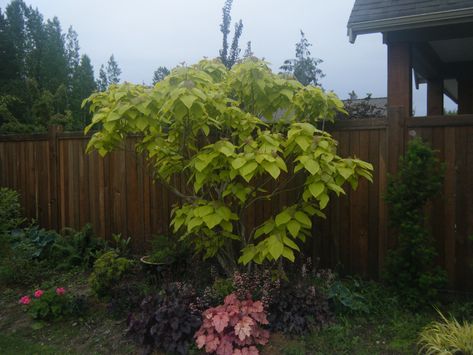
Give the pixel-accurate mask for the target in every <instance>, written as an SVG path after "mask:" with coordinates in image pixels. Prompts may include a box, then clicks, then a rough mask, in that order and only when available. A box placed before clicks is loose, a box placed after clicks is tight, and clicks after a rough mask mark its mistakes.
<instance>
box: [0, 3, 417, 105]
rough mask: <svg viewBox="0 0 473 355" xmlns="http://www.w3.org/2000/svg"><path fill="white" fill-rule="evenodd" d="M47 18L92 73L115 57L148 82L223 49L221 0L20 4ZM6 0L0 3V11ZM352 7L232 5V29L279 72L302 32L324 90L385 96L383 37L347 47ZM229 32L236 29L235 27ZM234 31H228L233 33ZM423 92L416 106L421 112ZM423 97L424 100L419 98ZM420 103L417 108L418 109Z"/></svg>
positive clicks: (129, 74)
mask: <svg viewBox="0 0 473 355" xmlns="http://www.w3.org/2000/svg"><path fill="white" fill-rule="evenodd" d="M25 2H26V3H27V4H28V5H32V6H33V7H37V8H38V9H39V11H40V12H41V13H42V14H43V15H44V16H45V18H51V17H53V16H57V17H58V18H59V20H60V22H61V25H62V27H63V30H64V31H66V30H67V28H68V27H69V26H72V27H73V28H74V29H75V30H76V32H77V33H78V35H79V41H80V46H81V52H82V53H86V54H88V55H89V56H90V57H91V60H92V64H93V65H94V69H95V71H96V73H97V72H98V69H99V67H100V65H101V64H103V63H106V62H107V60H108V58H109V57H110V54H112V53H113V54H114V55H115V58H116V60H117V61H118V64H119V66H120V68H121V69H122V75H121V79H122V80H126V81H130V82H134V83H143V82H144V83H147V84H149V83H151V80H152V77H153V72H154V70H155V69H156V68H157V67H158V66H162V65H164V66H167V67H173V66H175V65H177V64H178V63H180V62H186V63H188V64H193V63H195V62H196V61H198V60H199V59H201V58H202V57H204V56H207V57H216V56H217V55H218V50H219V49H220V48H221V32H220V31H219V25H220V23H221V17H222V6H223V4H224V0H200V1H197V0H133V1H130V0H126V1H125V0H80V1H73V0H25ZM8 3H9V1H7V0H0V7H1V8H4V7H5V6H6V5H7V4H8ZM353 3H354V0H336V1H326V0H325V1H324V0H292V1H283V0H234V3H233V9H232V22H235V21H237V20H239V19H242V20H243V25H244V28H243V35H242V37H241V40H240V43H241V45H240V46H241V48H242V50H244V48H245V47H246V42H247V41H251V42H252V47H253V52H254V53H255V55H256V56H257V57H264V58H265V59H266V60H267V61H269V62H270V63H271V64H272V67H273V69H274V70H277V69H278V68H279V66H280V65H281V64H282V63H283V61H284V60H285V59H287V58H293V57H294V51H295V43H296V42H297V41H298V40H299V38H300V34H299V31H300V30H301V29H302V30H303V31H304V32H305V33H306V37H307V38H308V40H309V41H310V42H311V43H312V44H313V47H312V54H313V55H314V56H315V57H318V58H321V59H322V60H323V61H324V62H323V63H322V64H321V65H320V68H321V69H322V70H323V71H324V73H325V74H326V77H325V78H323V79H322V85H323V87H324V88H325V89H327V90H333V91H335V92H336V93H337V94H338V95H339V96H340V97H341V98H342V99H343V98H347V96H348V92H350V91H351V90H355V92H356V93H358V95H359V96H363V95H364V94H366V93H372V94H373V97H380V96H386V72H387V69H386V64H387V63H386V46H385V45H384V44H383V43H382V36H381V34H374V35H363V36H359V37H358V38H357V40H356V43H355V44H350V43H349V42H348V37H347V35H346V24H347V21H348V17H349V15H350V12H351V9H352V6H353ZM232 27H233V26H232ZM232 29H233V28H232ZM424 91H425V90H422V91H421V92H420V93H418V94H417V95H416V97H415V99H414V106H415V109H416V111H417V113H418V114H419V113H422V111H424V110H425V109H424V108H423V107H422V106H424V105H423V101H424V99H422V100H421V99H420V97H422V96H423V95H425V92H424ZM424 97H425V96H424ZM421 102H422V104H421Z"/></svg>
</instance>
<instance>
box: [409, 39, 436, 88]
mask: <svg viewBox="0 0 473 355" xmlns="http://www.w3.org/2000/svg"><path fill="white" fill-rule="evenodd" d="M412 67H413V68H414V70H415V71H416V72H417V73H418V74H420V76H422V78H424V79H426V80H429V79H440V78H443V77H444V74H443V72H444V62H442V60H441V59H440V57H439V56H438V55H437V52H435V50H434V49H433V48H432V47H431V46H430V45H429V44H428V43H426V42H425V43H415V44H413V45H412Z"/></svg>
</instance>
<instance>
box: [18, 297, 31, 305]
mask: <svg viewBox="0 0 473 355" xmlns="http://www.w3.org/2000/svg"><path fill="white" fill-rule="evenodd" d="M30 302H31V298H29V297H28V296H23V297H21V298H20V303H21V304H30Z"/></svg>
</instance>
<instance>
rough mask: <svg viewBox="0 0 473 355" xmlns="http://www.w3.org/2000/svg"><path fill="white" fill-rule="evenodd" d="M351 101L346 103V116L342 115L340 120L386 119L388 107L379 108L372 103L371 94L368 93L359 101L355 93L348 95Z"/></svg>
mask: <svg viewBox="0 0 473 355" xmlns="http://www.w3.org/2000/svg"><path fill="white" fill-rule="evenodd" d="M348 96H349V99H348V100H345V101H344V104H345V110H346V112H347V113H346V114H341V115H340V116H339V118H340V119H344V118H345V119H346V118H348V119H362V118H381V117H386V107H379V106H377V105H375V104H373V102H372V101H371V94H370V93H367V94H366V96H365V97H364V98H362V99H358V95H357V94H356V93H355V91H352V92H350V93H348Z"/></svg>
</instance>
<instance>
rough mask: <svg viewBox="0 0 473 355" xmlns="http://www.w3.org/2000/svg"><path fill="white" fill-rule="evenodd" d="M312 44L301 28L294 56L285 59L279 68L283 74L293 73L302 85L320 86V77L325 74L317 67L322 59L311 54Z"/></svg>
mask: <svg viewBox="0 0 473 355" xmlns="http://www.w3.org/2000/svg"><path fill="white" fill-rule="evenodd" d="M311 46H312V44H311V43H310V42H309V41H308V40H307V38H306V37H305V34H304V32H303V31H302V30H301V39H300V41H299V42H298V43H296V58H295V59H286V60H285V61H284V64H283V65H282V66H281V67H280V69H281V70H282V71H283V73H285V74H291V75H293V76H294V77H295V78H296V79H297V80H298V81H299V82H300V83H301V84H302V85H314V86H321V84H320V79H322V78H323V77H324V76H325V74H324V73H323V72H322V70H321V69H320V68H319V67H318V66H319V64H321V63H322V62H323V61H322V60H321V59H318V58H314V57H312V56H311V52H310V50H309V47H311Z"/></svg>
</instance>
